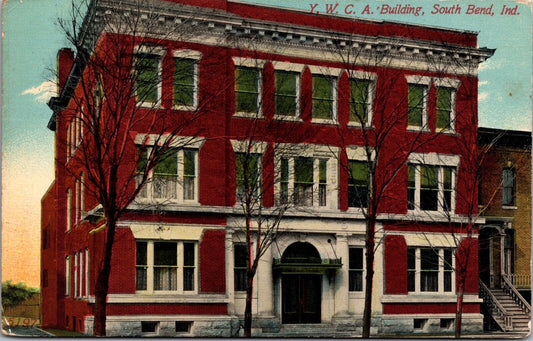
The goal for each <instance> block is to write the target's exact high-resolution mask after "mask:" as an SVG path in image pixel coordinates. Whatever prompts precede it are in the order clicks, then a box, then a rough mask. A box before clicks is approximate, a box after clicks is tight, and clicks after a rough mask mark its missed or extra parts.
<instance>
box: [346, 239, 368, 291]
mask: <svg viewBox="0 0 533 341" xmlns="http://www.w3.org/2000/svg"><path fill="white" fill-rule="evenodd" d="M349 252H350V254H349V257H350V260H349V270H348V271H349V275H348V276H349V277H348V288H349V291H363V273H364V269H363V248H361V247H350V249H349Z"/></svg>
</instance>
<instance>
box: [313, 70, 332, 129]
mask: <svg viewBox="0 0 533 341" xmlns="http://www.w3.org/2000/svg"><path fill="white" fill-rule="evenodd" d="M335 83H336V82H335V81H334V80H333V79H332V78H331V77H330V76H327V75H316V74H315V75H313V120H316V119H318V120H334V119H335V117H334V98H335V96H334V95H335Z"/></svg>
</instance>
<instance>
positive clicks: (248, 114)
mask: <svg viewBox="0 0 533 341" xmlns="http://www.w3.org/2000/svg"><path fill="white" fill-rule="evenodd" d="M233 116H234V117H241V118H257V119H263V118H264V117H263V114H261V113H253V112H236V113H235V114H234V115H233Z"/></svg>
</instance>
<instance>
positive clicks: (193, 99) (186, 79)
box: [172, 50, 201, 110]
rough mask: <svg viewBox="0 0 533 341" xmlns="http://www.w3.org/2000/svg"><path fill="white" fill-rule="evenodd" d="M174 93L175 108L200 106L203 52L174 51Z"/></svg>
mask: <svg viewBox="0 0 533 341" xmlns="http://www.w3.org/2000/svg"><path fill="white" fill-rule="evenodd" d="M173 56H174V77H173V79H174V94H173V96H172V98H173V106H174V108H175V109H181V110H194V109H196V108H197V107H198V85H199V76H198V64H199V60H200V58H201V54H200V53H199V52H196V51H190V50H177V51H174V54H173Z"/></svg>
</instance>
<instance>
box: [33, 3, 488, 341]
mask: <svg viewBox="0 0 533 341" xmlns="http://www.w3.org/2000/svg"><path fill="white" fill-rule="evenodd" d="M184 2H185V3H186V4H183V3H177V2H175V1H163V0H157V1H150V2H149V3H150V6H149V7H147V8H146V9H147V10H148V9H149V10H150V12H149V14H146V13H148V12H144V11H141V12H142V13H141V12H136V10H137V9H136V7H135V6H132V7H129V5H127V4H124V3H122V2H121V3H120V4H121V5H118V3H116V2H113V1H99V2H95V3H94V4H93V5H94V7H92V9H91V11H90V13H91V16H88V19H87V22H86V25H85V26H84V27H85V28H86V29H88V27H91V24H94V25H96V23H101V22H102V21H103V20H104V19H105V18H113V16H116V17H117V18H118V17H120V16H136V15H138V16H139V22H140V23H143V20H144V22H150V27H151V29H150V30H149V32H145V33H143V31H142V30H139V32H141V33H139V37H137V38H138V39H135V41H136V43H135V44H132V46H131V49H132V54H133V55H141V54H143V55H144V61H145V62H144V64H143V67H144V68H143V69H140V68H139V69H138V70H137V72H138V77H139V79H140V80H143V81H145V80H146V79H148V78H143V77H144V76H147V75H149V74H152V75H154V74H155V75H160V77H158V79H161V80H162V82H161V84H160V85H157V86H155V87H154V86H153V87H150V86H145V84H143V83H142V82H140V83H139V84H140V86H139V88H138V89H139V90H138V91H139V93H138V95H139V97H141V95H142V97H143V98H144V100H143V102H151V104H157V105H152V106H151V107H150V108H149V109H148V108H147V116H146V117H147V120H149V118H150V117H151V116H150V115H167V117H168V118H169V120H168V122H169V123H168V124H169V128H168V129H166V130H165V129H163V130H165V131H169V130H172V127H171V126H170V125H171V124H172V122H173V120H177V119H178V118H179V119H185V120H190V122H191V123H190V126H189V127H188V128H187V129H185V130H183V133H182V135H181V136H178V137H175V138H176V139H177V140H179V141H181V140H188V141H189V143H188V144H187V147H186V148H176V149H175V150H174V149H172V146H170V147H171V148H170V149H169V154H168V157H166V158H165V161H164V164H163V163H161V164H159V165H156V166H155V167H154V169H153V171H152V172H151V173H150V174H149V178H150V181H149V182H148V183H147V184H146V186H145V187H144V189H143V190H141V191H140V192H139V194H138V196H137V200H136V201H134V202H133V203H132V204H131V205H130V206H129V210H128V212H127V213H126V214H125V215H124V216H123V217H122V220H121V221H120V223H119V226H118V228H117V234H116V238H115V243H114V245H113V256H112V270H111V276H110V283H109V295H108V308H107V315H108V317H107V330H108V335H110V336H114V335H117V336H118V335H120V336H133V335H146V336H150V335H151V336H177V335H190V336H233V335H237V334H238V332H239V329H240V325H241V324H242V318H243V313H244V304H245V292H244V289H245V281H244V280H243V278H244V277H243V276H244V275H243V273H244V272H245V269H246V260H243V257H242V254H243V252H244V251H243V248H244V247H245V245H244V244H243V241H244V238H243V233H242V227H243V226H244V215H243V213H242V208H241V205H240V199H239V198H240V195H241V194H242V189H243V187H242V183H243V179H245V177H243V174H245V173H248V174H250V172H252V173H253V174H259V181H258V183H259V186H260V187H261V191H260V192H261V193H262V195H261V204H262V206H263V207H264V212H265V214H274V213H273V212H274V211H275V210H276V207H279V206H281V205H287V210H286V211H285V213H284V215H283V218H282V221H281V224H280V227H279V231H280V232H279V235H278V237H277V238H276V239H275V241H274V242H273V243H272V245H271V246H270V248H269V249H268V250H267V252H266V253H265V254H264V255H263V257H262V258H261V261H260V264H259V267H258V273H257V276H256V278H255V286H254V296H253V313H254V332H256V333H258V335H260V334H261V333H274V334H275V333H278V332H280V330H281V331H282V330H283V328H285V327H286V326H288V325H297V326H300V327H301V328H302V329H305V328H306V326H307V325H309V324H323V325H327V326H331V327H332V328H333V329H334V330H337V331H348V332H349V331H351V332H353V333H354V335H355V334H357V333H358V332H360V327H361V320H362V313H363V300H364V287H365V282H364V277H365V270H364V269H365V266H364V265H365V264H364V262H365V261H364V254H365V230H366V220H365V216H366V213H365V212H367V209H368V208H367V206H368V202H367V201H366V200H367V198H368V196H367V193H368V192H369V184H370V183H373V184H377V185H376V186H380V187H379V188H380V189H381V190H380V191H379V193H380V196H381V197H382V199H381V200H380V204H379V206H378V210H379V212H378V213H379V214H378V216H377V217H378V220H377V225H376V232H377V234H376V245H377V246H376V257H375V264H374V268H375V274H374V285H373V304H372V309H373V314H372V315H373V317H372V325H373V328H372V332H373V334H379V333H382V334H391V333H413V332H414V333H426V332H427V333H439V332H451V331H453V327H454V323H455V311H456V300H457V286H458V283H459V282H461V283H462V282H463V280H464V305H463V330H467V331H480V330H481V329H482V320H483V317H482V315H481V313H480V303H481V301H480V299H479V298H478V278H479V277H478V260H477V256H478V239H477V238H478V230H477V226H476V225H475V224H474V223H472V221H474V220H475V219H473V217H477V208H478V205H477V195H476V191H477V185H476V179H475V174H474V173H473V172H471V171H470V170H471V167H473V166H472V164H471V163H470V160H474V156H473V155H470V154H469V153H471V152H472V151H476V145H477V142H476V141H477V67H478V64H479V63H481V62H483V61H484V60H485V59H486V58H488V57H490V56H491V54H492V50H489V49H485V48H479V47H478V46H477V42H476V34H475V33H473V32H469V31H462V30H450V29H442V28H435V27H427V26H416V25H407V24H401V23H391V22H383V21H374V20H360V19H353V18H341V17H334V16H324V15H317V14H311V13H307V12H303V11H294V10H287V9H280V8H274V7H267V6H258V5H251V4H244V3H239V2H237V1H225V0H212V1H202V2H200V1H194V0H190V1H184ZM141 3H142V4H144V2H141ZM147 6H148V5H147ZM182 23H186V24H187V27H188V30H190V31H189V32H191V34H181V35H180V34H176V35H172V34H164V33H163V32H168V27H169V25H170V26H172V25H178V24H182ZM141 25H142V24H141ZM115 34H116V33H115ZM121 34H123V35H124V42H125V43H126V42H128V41H131V40H128V39H127V38H128V35H131V31H124V32H123V33H121ZM87 37H93V38H94V42H93V44H92V45H91V44H88V45H89V46H92V48H93V50H92V51H93V53H95V54H98V53H103V51H105V49H106V48H112V47H110V46H109V45H108V44H109V39H110V38H109V37H110V33H108V32H107V31H106V28H105V27H104V28H103V30H102V31H101V32H99V34H98V35H96V36H91V35H89V34H88V35H87ZM155 38H157V39H155ZM87 39H89V38H87ZM154 45H157V46H154ZM148 47H149V48H150V50H149V51H150V52H149V53H148V52H147V51H148ZM354 51H357V54H354ZM352 57H353V58H354V59H353V61H354V62H352V61H351V60H352V59H351V58H352ZM452 61H453V62H452ZM79 66H80V62H79V56H75V55H74V54H73V53H72V52H70V51H68V50H62V51H60V53H59V69H60V70H59V76H60V77H59V78H60V79H59V84H60V94H59V96H58V97H57V98H55V99H53V100H52V102H51V107H52V108H53V109H54V114H53V116H52V119H51V121H50V124H49V127H50V128H51V129H52V130H54V131H55V135H56V178H55V181H54V183H53V184H52V185H51V187H50V189H49V190H48V192H47V193H46V194H45V196H44V198H43V200H42V236H43V245H42V261H41V267H42V296H43V304H42V306H43V312H42V325H43V326H45V327H57V328H66V329H71V330H77V331H82V332H85V333H91V331H92V326H93V322H94V315H93V314H94V304H95V299H94V292H95V278H96V276H97V273H98V269H99V266H100V264H101V260H102V257H103V252H104V251H103V241H104V234H103V232H102V231H104V230H105V221H103V220H102V218H101V216H100V212H99V206H98V201H97V200H96V199H95V198H94V197H93V198H91V197H89V196H87V193H89V192H90V191H89V190H88V189H87V188H86V186H87V184H86V181H84V179H85V177H84V174H83V173H84V172H87V170H83V169H78V168H75V166H74V165H73V162H72V161H71V160H72V156H73V155H75V153H77V152H78V150H77V149H76V148H77V147H76V146H77V145H79V140H80V139H83V138H85V137H86V136H88V134H87V133H86V132H85V130H84V129H87V127H84V125H83V124H75V123H73V122H75V121H72V117H71V116H70V115H66V114H65V113H66V112H67V111H68V110H71V111H72V110H74V111H75V110H76V102H77V101H75V100H73V99H75V96H76V91H75V89H76V86H77V85H76V84H77V83H76V79H79V73H81V72H83V71H84V70H83V68H80V67H79ZM136 66H137V65H135V63H134V62H132V66H131V67H132V70H134V68H135V67H136ZM183 70H189V71H191V70H192V71H191V73H188V74H187V75H188V76H183V77H180V75H182V74H184V73H183ZM77 73H78V74H77ZM139 79H138V81H139ZM69 86H70V87H69ZM104 87H105V86H104ZM73 89H74V90H73ZM177 89H179V90H181V91H182V92H178V91H177ZM178 93H180V94H186V95H177V94H178ZM106 96H110V94H106ZM102 100H103V101H106V99H105V98H103V99H102ZM137 105H140V106H142V105H143V103H138V104H137ZM80 110H81V109H80ZM194 115H197V116H194ZM390 122H393V123H392V124H391V123H390ZM252 127H255V128H257V127H258V128H257V130H254V131H255V132H256V133H255V134H254V135H253V136H250V131H252ZM384 127H386V131H387V132H386V133H385V132H384V131H385V130H384ZM143 129H145V130H143ZM128 134H129V135H128V136H129V137H128V147H127V148H129V149H128V150H129V151H130V152H131V155H132V160H135V162H136V163H137V164H139V163H142V162H144V161H143V154H142V153H140V155H138V154H139V153H136V150H137V149H136V146H141V145H142V146H148V148H150V146H152V148H153V146H155V144H154V142H153V141H152V139H153V136H151V135H150V131H148V130H147V129H146V125H144V126H143V124H142V122H141V123H139V126H138V129H136V130H135V131H130V132H128ZM372 136H374V139H372V138H371V137H372ZM378 138H379V139H383V140H384V143H382V142H383V141H378V140H379V139H378ZM150 141H152V142H150ZM247 141H253V142H254V143H253V147H252V148H247V147H246V146H247V145H248V146H249V145H250V144H246V142H247ZM151 143H152V144H151ZM382 146H384V147H382ZM378 147H379V148H378ZM372 150H374V151H375V152H374V153H373V152H372ZM369 151H370V152H369ZM378 151H379V153H378ZM246 153H248V155H252V156H251V157H250V158H249V159H251V160H254V161H253V162H252V163H251V164H252V165H253V166H252V169H253V171H252V170H250V169H249V171H248V172H244V171H243V166H242V160H243V154H246ZM476 156H477V153H476ZM369 157H370V158H377V160H378V162H377V169H376V171H375V173H373V176H374V178H375V179H372V181H369V180H368V179H369V177H368V164H369ZM135 162H134V163H135ZM134 167H135V166H134ZM289 204H290V205H289ZM269 212H270V213H269ZM475 221H476V222H481V220H479V219H478V220H475ZM256 228H257V227H256ZM466 259H469V261H468V262H465V260H466ZM457 269H461V272H460V273H459V272H458V271H457ZM263 335H266V334H263ZM269 335H272V334H269Z"/></svg>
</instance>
